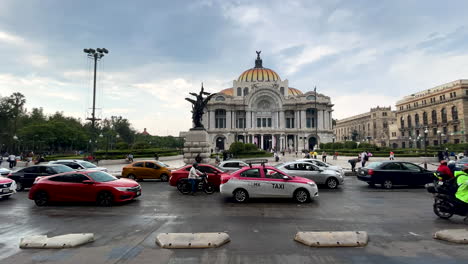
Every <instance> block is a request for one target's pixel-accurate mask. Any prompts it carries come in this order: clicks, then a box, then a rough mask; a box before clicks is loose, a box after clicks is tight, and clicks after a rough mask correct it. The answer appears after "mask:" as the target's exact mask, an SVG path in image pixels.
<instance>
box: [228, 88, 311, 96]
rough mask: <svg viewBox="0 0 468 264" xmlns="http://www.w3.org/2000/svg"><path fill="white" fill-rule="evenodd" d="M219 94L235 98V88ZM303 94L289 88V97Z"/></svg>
mask: <svg viewBox="0 0 468 264" xmlns="http://www.w3.org/2000/svg"><path fill="white" fill-rule="evenodd" d="M219 93H221V94H224V95H229V96H233V95H234V88H227V89H224V90H222V91H221V92H219ZM302 94H303V93H302V92H301V91H300V90H298V89H296V88H288V95H293V96H296V95H302Z"/></svg>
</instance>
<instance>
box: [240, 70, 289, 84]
mask: <svg viewBox="0 0 468 264" xmlns="http://www.w3.org/2000/svg"><path fill="white" fill-rule="evenodd" d="M237 81H238V82H274V81H281V79H280V77H279V75H278V74H277V73H276V72H275V71H273V70H270V69H267V68H252V69H248V70H246V71H245V72H243V73H242V74H241V75H240V76H239V78H238V79H237Z"/></svg>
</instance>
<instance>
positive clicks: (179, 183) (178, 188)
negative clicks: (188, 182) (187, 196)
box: [177, 180, 184, 192]
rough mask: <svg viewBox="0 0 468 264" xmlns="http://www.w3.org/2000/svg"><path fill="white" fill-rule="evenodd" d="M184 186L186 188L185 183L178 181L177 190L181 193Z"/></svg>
mask: <svg viewBox="0 0 468 264" xmlns="http://www.w3.org/2000/svg"><path fill="white" fill-rule="evenodd" d="M183 186H184V182H183V181H182V180H178V181H177V190H179V192H180V191H181V190H182V187H183Z"/></svg>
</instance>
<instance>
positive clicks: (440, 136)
mask: <svg viewBox="0 0 468 264" xmlns="http://www.w3.org/2000/svg"><path fill="white" fill-rule="evenodd" d="M437 135H438V136H439V146H440V147H442V142H441V141H442V132H441V131H440V130H437Z"/></svg>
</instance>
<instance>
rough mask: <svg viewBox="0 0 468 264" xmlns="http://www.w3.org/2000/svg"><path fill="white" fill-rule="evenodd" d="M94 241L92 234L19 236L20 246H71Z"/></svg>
mask: <svg viewBox="0 0 468 264" xmlns="http://www.w3.org/2000/svg"><path fill="white" fill-rule="evenodd" d="M93 241H94V234H92V233H82V234H68V235H61V236H54V237H47V236H42V235H36V236H27V237H23V238H21V241H20V248H72V247H77V246H80V245H83V244H86V243H89V242H93Z"/></svg>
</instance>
